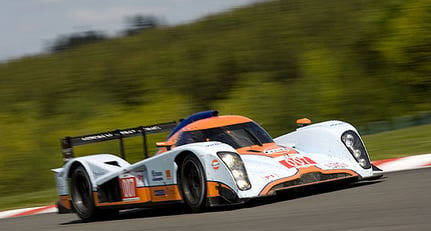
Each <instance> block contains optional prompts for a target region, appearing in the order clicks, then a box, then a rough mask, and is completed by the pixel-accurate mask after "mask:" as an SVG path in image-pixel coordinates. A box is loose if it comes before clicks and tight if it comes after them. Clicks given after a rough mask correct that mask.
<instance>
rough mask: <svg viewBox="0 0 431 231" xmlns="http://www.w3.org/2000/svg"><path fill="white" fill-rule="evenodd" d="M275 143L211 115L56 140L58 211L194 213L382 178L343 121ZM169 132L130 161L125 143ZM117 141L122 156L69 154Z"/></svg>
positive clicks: (242, 120) (304, 125) (236, 121)
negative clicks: (168, 208)
mask: <svg viewBox="0 0 431 231" xmlns="http://www.w3.org/2000/svg"><path fill="white" fill-rule="evenodd" d="M297 123H298V125H300V126H298V128H297V129H296V130H295V131H293V132H291V133H287V134H285V135H282V136H280V137H277V138H274V139H273V138H271V136H270V135H269V134H268V133H267V132H266V131H265V130H264V129H263V128H262V127H261V126H259V125H258V124H257V123H256V122H254V121H252V120H251V119H248V118H246V117H243V116H236V115H225V116H218V112H217V111H205V112H199V113H196V114H193V115H191V116H190V117H188V118H186V119H184V120H181V121H180V122H179V123H176V122H169V123H162V124H155V125H151V126H139V127H136V128H130V129H122V130H115V131H109V132H102V133H97V134H91V135H84V136H77V137H65V138H63V139H61V144H62V152H63V157H64V160H65V164H64V166H63V167H62V168H58V169H54V170H53V171H54V172H55V179H56V184H57V189H58V194H59V197H60V199H59V202H58V208H59V212H60V213H64V212H75V213H77V215H78V216H79V217H80V218H81V219H83V220H93V219H100V218H103V217H104V216H108V215H112V214H116V213H118V211H119V210H120V209H128V208H137V207H144V206H154V205H158V204H166V203H183V204H184V205H185V206H187V207H188V208H190V209H191V210H192V211H195V212H197V211H201V210H202V209H204V208H206V207H211V206H220V205H229V204H238V203H243V202H245V201H247V200H250V199H252V198H257V197H264V196H270V195H275V194H276V193H277V192H278V191H280V190H286V189H289V188H294V187H299V186H305V185H314V184H321V183H325V182H343V183H344V182H348V183H351V182H355V181H361V180H371V179H376V178H379V177H381V176H382V175H383V173H382V171H381V170H380V169H378V168H377V167H375V166H373V165H372V163H371V162H370V158H369V156H368V153H367V150H366V148H365V146H364V144H363V142H362V140H361V138H360V135H359V133H358V131H357V130H356V129H355V128H354V127H353V126H352V125H350V124H348V123H345V122H341V121H327V122H321V123H316V124H310V123H311V122H310V121H309V120H308V119H302V120H298V121H297ZM163 131H164V132H170V134H169V136H168V138H167V140H166V141H164V142H158V143H156V145H157V147H158V148H159V149H158V152H157V153H156V154H155V155H153V156H152V157H149V158H144V159H143V160H141V161H139V162H137V163H134V164H130V163H128V162H127V161H126V160H125V153H124V145H123V139H124V138H128V137H133V136H142V137H143V143H144V145H143V148H144V153H145V156H146V157H148V151H147V144H146V143H147V141H146V140H147V135H148V134H152V133H158V132H163ZM114 139H118V140H119V141H120V148H121V157H120V156H118V155H114V154H96V155H87V156H82V157H75V156H74V152H73V147H74V146H77V145H84V144H90V143H95V142H101V141H108V140H114Z"/></svg>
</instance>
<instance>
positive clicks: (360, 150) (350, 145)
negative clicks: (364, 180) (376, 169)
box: [341, 130, 371, 169]
mask: <svg viewBox="0 0 431 231" xmlns="http://www.w3.org/2000/svg"><path fill="white" fill-rule="evenodd" d="M341 141H342V142H343V143H344V145H345V146H346V148H347V149H348V150H349V152H350V153H351V154H352V156H353V157H354V158H355V160H356V162H358V164H359V165H360V166H361V167H362V168H364V169H368V168H371V163H370V159H369V158H368V154H367V151H366V150H365V146H364V144H363V143H362V141H361V138H359V135H358V134H356V132H354V131H352V130H349V131H346V132H344V133H343V135H341Z"/></svg>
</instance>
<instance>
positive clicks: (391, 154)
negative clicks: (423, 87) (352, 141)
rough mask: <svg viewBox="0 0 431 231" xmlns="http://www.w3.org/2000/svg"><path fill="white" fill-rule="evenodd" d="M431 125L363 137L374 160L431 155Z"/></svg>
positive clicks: (6, 202) (18, 199)
mask: <svg viewBox="0 0 431 231" xmlns="http://www.w3.org/2000/svg"><path fill="white" fill-rule="evenodd" d="M430 137H431V124H429V125H423V126H416V127H410V128H405V129H400V130H394V131H389V132H383V133H378V134H373V135H367V136H364V137H363V140H364V142H365V144H366V146H367V149H368V152H369V153H370V156H371V159H373V160H381V159H389V158H395V157H401V156H407V155H414V154H422V153H431V140H430ZM56 200H57V196H56V190H55V189H47V190H44V191H36V192H31V193H25V194H19V195H13V196H7V197H0V211H3V210H8V209H14V208H23V207H32V206H41V205H49V204H54V203H55V202H56Z"/></svg>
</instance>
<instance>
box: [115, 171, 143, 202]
mask: <svg viewBox="0 0 431 231" xmlns="http://www.w3.org/2000/svg"><path fill="white" fill-rule="evenodd" d="M119 179H120V189H121V198H122V199H123V201H130V200H138V199H139V197H138V196H137V195H136V179H135V177H122V178H119Z"/></svg>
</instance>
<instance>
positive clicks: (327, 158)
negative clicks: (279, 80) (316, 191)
mask: <svg viewBox="0 0 431 231" xmlns="http://www.w3.org/2000/svg"><path fill="white" fill-rule="evenodd" d="M347 130H352V131H355V132H357V131H356V129H355V128H354V127H353V126H351V125H350V124H348V123H345V122H340V121H328V122H323V123H317V124H313V125H309V126H306V127H303V128H298V129H297V130H296V131H294V132H291V133H288V134H285V135H282V136H280V137H277V138H275V139H274V141H275V142H276V143H277V144H278V145H280V146H284V147H286V148H293V149H295V150H296V151H297V152H298V153H299V154H293V155H292V154H290V155H286V156H278V157H276V158H271V157H268V156H264V155H247V154H244V155H241V158H242V160H243V162H244V166H245V168H246V171H247V174H248V178H249V180H250V183H251V188H250V189H248V190H244V191H242V190H239V189H238V187H237V185H236V183H235V180H234V178H233V177H232V174H231V172H230V170H229V169H228V168H227V167H226V165H225V164H224V162H223V161H222V160H221V159H220V158H219V156H218V155H217V152H220V151H229V152H236V150H235V149H233V148H232V147H231V146H229V145H227V144H224V143H220V142H201V143H192V144H187V145H182V146H179V147H176V148H173V149H172V150H170V151H167V152H165V153H162V154H158V155H155V156H153V157H151V158H148V159H145V160H142V161H139V162H137V163H134V164H130V163H128V162H126V161H125V160H123V159H121V158H119V157H118V156H115V155H111V154H99V155H90V156H84V157H78V158H74V159H72V160H70V161H69V162H67V163H66V164H65V165H64V166H63V167H62V168H59V169H54V170H53V171H54V172H55V173H56V183H57V188H58V193H59V195H69V194H70V191H69V186H68V183H67V182H68V177H69V174H70V169H71V167H72V166H73V165H74V164H76V163H80V164H81V165H83V166H84V167H85V169H86V171H87V172H88V174H89V176H90V179H91V182H92V187H93V191H97V189H98V188H97V187H98V186H99V185H101V184H103V183H105V182H107V181H108V180H110V179H112V178H114V177H120V178H122V177H126V176H127V177H131V176H133V177H135V178H136V182H137V186H138V187H145V186H166V185H176V184H177V164H176V163H175V158H176V157H177V156H178V155H179V154H181V153H184V152H189V153H193V154H194V155H196V156H197V157H198V158H199V160H200V162H201V163H202V166H203V168H204V170H205V175H206V180H207V181H213V182H221V183H223V184H225V185H227V186H229V187H230V188H231V189H232V190H233V191H234V192H235V193H236V194H237V196H238V198H240V199H241V198H253V197H258V196H261V192H262V190H263V189H264V188H265V187H266V186H267V185H268V184H270V183H271V182H274V181H277V180H280V179H283V178H287V177H291V176H294V175H295V174H297V173H298V171H299V168H302V167H307V166H308V165H309V164H307V163H303V164H301V165H300V166H298V167H293V168H287V167H286V166H284V165H282V164H280V160H283V159H289V158H296V157H304V156H305V157H308V158H310V159H312V160H313V161H314V162H315V163H313V164H312V165H314V166H316V167H317V168H320V169H322V170H333V169H348V170H352V171H354V172H356V173H357V174H358V175H359V180H361V179H366V178H371V177H374V176H376V174H381V173H376V172H374V171H373V170H372V168H369V169H364V168H362V167H361V166H360V165H359V164H358V163H357V161H356V160H355V159H354V158H353V156H352V155H351V154H350V152H349V151H348V149H347V148H346V147H345V145H344V144H343V142H342V141H341V135H342V134H343V132H345V131H347ZM112 163H115V165H113V164H112ZM168 173H169V174H168Z"/></svg>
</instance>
